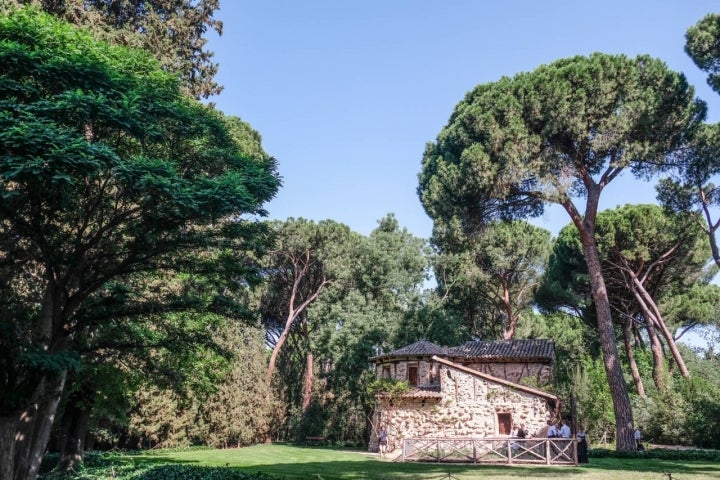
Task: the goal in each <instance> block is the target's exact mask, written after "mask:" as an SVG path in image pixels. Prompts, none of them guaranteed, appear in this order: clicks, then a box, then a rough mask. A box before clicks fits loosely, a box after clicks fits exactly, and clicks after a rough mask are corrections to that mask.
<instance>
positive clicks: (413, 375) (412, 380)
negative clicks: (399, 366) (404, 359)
mask: <svg viewBox="0 0 720 480" xmlns="http://www.w3.org/2000/svg"><path fill="white" fill-rule="evenodd" d="M408 383H409V384H410V386H413V387H417V384H418V366H417V365H408Z"/></svg>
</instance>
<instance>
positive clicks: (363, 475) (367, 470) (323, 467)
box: [231, 460, 720, 480]
mask: <svg viewBox="0 0 720 480" xmlns="http://www.w3.org/2000/svg"><path fill="white" fill-rule="evenodd" d="M653 463H654V465H653ZM231 468H233V470H237V471H241V472H245V473H251V472H252V473H255V472H259V473H264V474H270V475H277V476H280V477H282V478H285V477H287V478H289V479H301V478H302V479H318V480H319V479H322V480H349V479H353V480H354V479H368V480H393V479H398V480H399V479H425V480H432V479H452V478H453V477H452V476H448V475H449V474H450V475H453V476H456V477H457V479H458V480H462V479H463V478H490V477H492V476H494V475H502V476H504V477H517V478H525V479H529V478H533V479H537V478H543V479H544V478H548V479H550V478H562V477H568V476H569V477H572V478H582V477H583V474H588V473H589V472H588V471H589V470H594V471H597V472H599V473H601V472H608V475H607V476H608V478H619V477H620V476H622V474H620V473H615V472H620V471H626V472H628V471H633V472H639V473H642V472H654V473H657V474H658V477H657V478H658V479H662V478H667V477H666V476H665V475H667V473H670V474H672V476H673V477H671V478H674V476H675V475H678V478H679V479H683V478H685V477H684V476H683V475H694V476H703V477H706V478H720V465H717V466H716V465H714V464H709V463H701V462H699V463H697V464H693V463H680V462H668V461H663V462H658V461H653V460H647V461H645V462H644V463H640V462H637V461H635V462H622V463H620V462H610V463H607V462H603V463H600V462H597V464H585V465H582V466H577V467H574V466H560V467H549V466H545V465H540V466H534V467H529V466H513V465H471V464H464V465H459V464H451V463H419V462H405V463H400V462H390V461H387V462H382V461H368V462H348V461H337V462H307V463H273V464H267V465H253V466H248V467H231ZM611 472H612V473H611Z"/></svg>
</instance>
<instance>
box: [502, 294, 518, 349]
mask: <svg viewBox="0 0 720 480" xmlns="http://www.w3.org/2000/svg"><path fill="white" fill-rule="evenodd" d="M502 288H503V294H502V303H503V306H504V307H505V315H507V328H504V329H503V339H504V340H512V338H513V337H514V336H515V315H514V314H513V308H512V304H511V303H510V287H509V286H508V284H507V282H505V281H503V282H502Z"/></svg>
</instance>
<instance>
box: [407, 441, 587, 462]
mask: <svg viewBox="0 0 720 480" xmlns="http://www.w3.org/2000/svg"><path fill="white" fill-rule="evenodd" d="M399 447H400V453H399V454H398V455H397V456H396V457H395V461H401V462H406V461H417V462H452V463H479V464H508V465H514V464H516V465H520V464H535V465H577V464H578V458H577V439H574V438H567V439H566V438H507V437H502V438H405V439H403V440H402V442H401V443H400V445H399ZM393 453H394V452H393Z"/></svg>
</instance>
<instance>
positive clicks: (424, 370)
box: [375, 360, 439, 386]
mask: <svg viewBox="0 0 720 480" xmlns="http://www.w3.org/2000/svg"><path fill="white" fill-rule="evenodd" d="M410 365H417V367H418V386H430V385H437V384H438V382H439V377H438V371H439V365H438V364H437V363H436V362H432V361H429V360H411V361H398V362H391V363H384V364H380V365H377V366H376V371H375V375H376V377H378V378H390V379H393V380H397V381H407V380H408V367H409V366H410ZM386 368H387V369H388V370H389V377H388V376H387V375H386V373H385V372H386V370H385V369H386Z"/></svg>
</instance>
